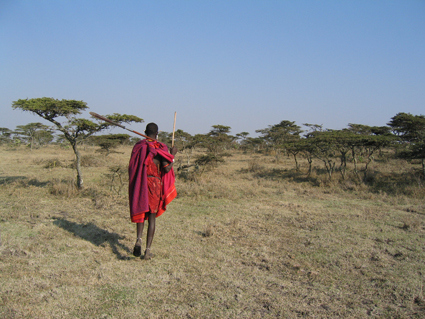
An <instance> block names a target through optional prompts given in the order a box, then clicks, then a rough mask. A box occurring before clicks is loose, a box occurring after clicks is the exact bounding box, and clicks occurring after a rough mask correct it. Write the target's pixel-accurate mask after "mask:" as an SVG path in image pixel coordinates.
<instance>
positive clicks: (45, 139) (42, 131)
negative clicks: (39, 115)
mask: <svg viewBox="0 0 425 319" xmlns="http://www.w3.org/2000/svg"><path fill="white" fill-rule="evenodd" d="M14 134H15V135H18V136H20V139H21V140H22V141H23V142H26V143H29V145H30V148H31V150H32V149H33V146H34V144H35V143H38V144H39V145H44V144H47V143H49V142H51V141H52V140H53V134H52V131H51V129H50V127H49V126H47V125H44V124H41V123H29V124H26V125H18V126H17V127H16V130H15V132H14Z"/></svg>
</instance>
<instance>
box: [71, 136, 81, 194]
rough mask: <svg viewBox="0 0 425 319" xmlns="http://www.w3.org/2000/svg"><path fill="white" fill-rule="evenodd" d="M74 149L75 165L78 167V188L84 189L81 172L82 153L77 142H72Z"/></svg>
mask: <svg viewBox="0 0 425 319" xmlns="http://www.w3.org/2000/svg"><path fill="white" fill-rule="evenodd" d="M72 149H73V150H74V154H75V166H76V168H77V188H78V189H82V188H83V175H82V173H81V155H80V152H79V150H78V148H77V143H76V142H75V143H73V144H72Z"/></svg>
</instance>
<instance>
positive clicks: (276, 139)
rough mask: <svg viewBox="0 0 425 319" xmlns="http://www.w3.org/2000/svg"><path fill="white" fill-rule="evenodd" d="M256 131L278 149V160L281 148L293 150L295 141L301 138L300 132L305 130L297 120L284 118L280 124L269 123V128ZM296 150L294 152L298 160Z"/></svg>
mask: <svg viewBox="0 0 425 319" xmlns="http://www.w3.org/2000/svg"><path fill="white" fill-rule="evenodd" d="M255 132H257V133H260V134H261V138H262V139H263V140H264V141H265V142H266V143H267V144H268V145H269V146H270V147H273V148H274V149H275V151H276V160H279V154H280V151H281V150H286V151H288V150H289V149H291V150H293V149H294V148H293V145H294V142H296V141H298V140H299V139H300V134H301V133H302V132H303V131H302V130H301V128H300V127H299V126H298V125H296V124H295V121H287V120H283V121H281V122H280V123H279V124H276V125H269V127H268V128H266V129H262V130H256V131H255ZM296 154H298V151H295V155H294V154H293V156H294V158H295V162H297V161H296ZM296 166H298V165H296Z"/></svg>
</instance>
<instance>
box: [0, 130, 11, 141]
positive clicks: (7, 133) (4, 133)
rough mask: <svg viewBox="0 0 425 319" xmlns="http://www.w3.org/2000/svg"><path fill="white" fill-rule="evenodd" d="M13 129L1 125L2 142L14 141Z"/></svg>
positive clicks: (0, 137) (0, 139) (0, 135)
mask: <svg viewBox="0 0 425 319" xmlns="http://www.w3.org/2000/svg"><path fill="white" fill-rule="evenodd" d="M12 133H13V132H12V131H11V130H9V129H8V128H7V127H0V144H3V143H4V144H8V143H10V142H11V141H12V139H11V136H12Z"/></svg>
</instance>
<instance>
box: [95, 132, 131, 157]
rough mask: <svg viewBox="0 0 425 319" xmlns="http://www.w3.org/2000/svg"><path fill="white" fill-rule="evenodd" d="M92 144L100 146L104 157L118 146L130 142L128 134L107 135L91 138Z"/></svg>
mask: <svg viewBox="0 0 425 319" xmlns="http://www.w3.org/2000/svg"><path fill="white" fill-rule="evenodd" d="M92 138H93V142H94V143H95V144H97V145H99V146H100V149H101V150H102V151H104V152H105V156H108V155H109V154H110V153H111V150H112V149H115V148H117V147H118V146H119V145H123V144H125V143H129V142H130V135H128V134H108V135H98V136H93V137H92Z"/></svg>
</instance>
